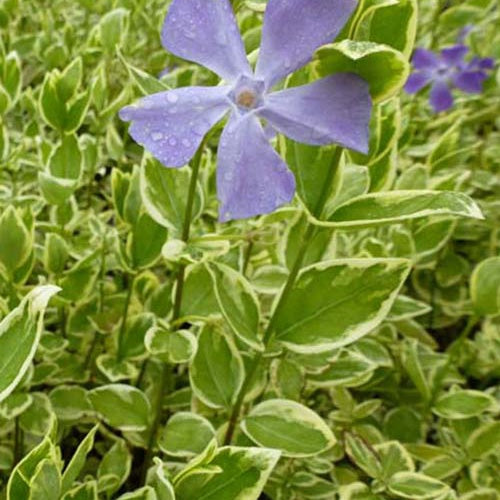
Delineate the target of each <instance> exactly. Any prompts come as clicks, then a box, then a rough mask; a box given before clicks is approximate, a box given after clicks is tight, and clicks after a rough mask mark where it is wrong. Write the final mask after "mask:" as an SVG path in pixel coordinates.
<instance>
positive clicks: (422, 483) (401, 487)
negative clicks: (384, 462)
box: [388, 472, 449, 500]
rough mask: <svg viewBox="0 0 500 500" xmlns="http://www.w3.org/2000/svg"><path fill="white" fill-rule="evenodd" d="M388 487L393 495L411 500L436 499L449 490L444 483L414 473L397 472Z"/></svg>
mask: <svg viewBox="0 0 500 500" xmlns="http://www.w3.org/2000/svg"><path fill="white" fill-rule="evenodd" d="M388 486H389V491H390V492H391V493H393V494H394V495H399V496H400V497H402V498H411V499H412V500H413V499H414V500H426V499H431V498H437V497H439V496H441V495H444V494H445V493H446V492H447V491H448V489H449V486H447V485H446V484H445V483H442V482H441V481H438V480H437V479H433V478H431V477H428V476H425V475H424V474H418V473H416V472H398V473H397V474H394V476H392V477H391V479H390V480H389V483H388Z"/></svg>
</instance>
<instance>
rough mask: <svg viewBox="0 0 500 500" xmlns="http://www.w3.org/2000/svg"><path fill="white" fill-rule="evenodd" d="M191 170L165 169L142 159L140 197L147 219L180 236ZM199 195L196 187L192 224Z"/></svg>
mask: <svg viewBox="0 0 500 500" xmlns="http://www.w3.org/2000/svg"><path fill="white" fill-rule="evenodd" d="M190 178H191V170H190V169H189V168H187V167H185V168H182V169H173V168H166V167H164V166H162V165H161V164H160V163H159V162H158V161H156V160H154V159H153V158H146V159H145V161H144V164H143V166H142V168H141V181H140V186H141V195H142V201H143V203H144V206H145V207H146V210H147V212H148V213H149V215H150V216H151V217H152V218H153V219H154V220H155V221H156V222H157V223H158V224H160V225H161V226H163V227H166V228H168V229H171V230H172V231H173V232H174V234H177V235H180V234H181V231H182V227H183V224H184V215H185V212H186V200H187V199H188V190H189V180H190ZM202 205H203V193H202V190H201V187H200V185H199V184H198V185H197V189H196V197H195V202H194V208H193V217H192V221H194V220H196V219H197V218H198V217H199V215H200V213H201V209H202Z"/></svg>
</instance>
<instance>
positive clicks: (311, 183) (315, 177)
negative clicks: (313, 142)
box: [284, 139, 342, 215]
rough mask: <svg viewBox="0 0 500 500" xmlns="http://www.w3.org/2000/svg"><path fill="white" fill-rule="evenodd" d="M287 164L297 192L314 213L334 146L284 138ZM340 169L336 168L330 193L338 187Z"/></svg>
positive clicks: (330, 167)
mask: <svg viewBox="0 0 500 500" xmlns="http://www.w3.org/2000/svg"><path fill="white" fill-rule="evenodd" d="M284 140H285V141H286V142H285V152H286V160H287V164H288V165H290V169H291V170H292V172H293V173H294V175H295V179H296V181H297V194H298V195H299V197H300V199H301V201H302V202H303V204H304V205H305V207H306V208H307V210H308V211H309V213H311V214H313V215H314V214H315V213H316V210H317V207H318V202H319V201H320V196H321V193H322V191H323V189H322V188H323V186H324V183H325V182H326V180H327V179H328V176H329V175H330V170H331V169H332V168H335V165H332V162H333V159H334V157H335V148H325V147H317V146H310V145H307V144H301V143H298V142H295V141H291V140H289V139H284ZM341 173H342V169H338V171H337V175H336V178H335V180H334V182H333V183H332V186H331V190H330V193H329V194H330V195H331V194H333V193H334V192H335V190H336V188H338V184H339V182H340V180H341V178H342V175H341Z"/></svg>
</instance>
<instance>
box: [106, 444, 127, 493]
mask: <svg viewBox="0 0 500 500" xmlns="http://www.w3.org/2000/svg"><path fill="white" fill-rule="evenodd" d="M131 466H132V455H131V454H130V451H129V449H128V447H127V444H126V443H125V441H124V440H123V439H119V440H117V441H116V442H115V444H114V445H113V446H112V447H111V448H110V449H109V451H108V452H107V453H106V454H105V455H104V457H103V458H102V460H101V463H100V464H99V469H98V470H97V484H98V490H99V493H103V492H106V494H107V496H108V497H109V496H111V495H112V494H113V493H114V492H116V491H118V490H119V489H120V486H121V485H122V484H123V483H124V482H125V481H126V480H127V477H128V476H129V474H130V470H131Z"/></svg>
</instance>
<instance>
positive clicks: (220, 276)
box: [208, 263, 264, 351]
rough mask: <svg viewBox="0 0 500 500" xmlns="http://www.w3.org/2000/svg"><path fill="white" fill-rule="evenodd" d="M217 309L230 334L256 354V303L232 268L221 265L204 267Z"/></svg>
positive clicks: (258, 347) (261, 347) (258, 345)
mask: <svg viewBox="0 0 500 500" xmlns="http://www.w3.org/2000/svg"><path fill="white" fill-rule="evenodd" d="M208 270H209V272H210V275H211V276H212V279H213V283H214V289H215V296H216V297H217V301H218V303H219V307H220V310H221V312H222V314H223V316H224V318H225V319H226V321H227V323H228V325H229V326H230V327H231V329H232V331H233V332H234V334H235V335H236V336H237V337H238V338H239V339H240V340H241V341H242V342H244V343H245V344H247V345H248V346H250V347H251V348H252V349H255V350H257V351H263V350H264V345H263V344H262V341H261V340H260V338H259V337H258V331H259V323H260V310H259V302H258V300H257V297H256V296H255V294H254V292H253V290H252V288H251V286H250V284H249V283H248V282H247V281H246V279H245V278H244V277H243V276H242V275H241V274H239V273H238V272H236V271H235V270H234V269H232V268H230V267H229V266H225V265H224V264H218V263H212V264H210V265H208Z"/></svg>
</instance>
